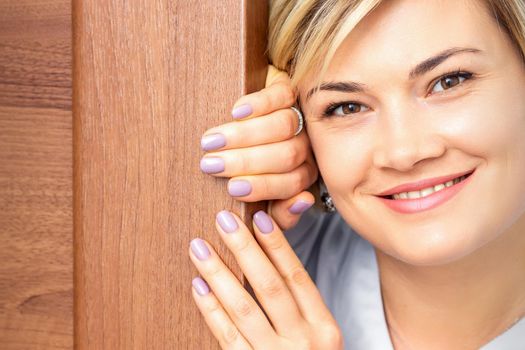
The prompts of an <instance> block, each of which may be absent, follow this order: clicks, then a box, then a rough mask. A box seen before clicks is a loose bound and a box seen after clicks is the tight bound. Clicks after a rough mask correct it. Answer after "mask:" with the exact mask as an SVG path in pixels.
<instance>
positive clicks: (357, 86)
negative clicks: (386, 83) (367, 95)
mask: <svg viewBox="0 0 525 350" xmlns="http://www.w3.org/2000/svg"><path fill="white" fill-rule="evenodd" d="M464 52H471V53H480V52H482V50H480V49H476V48H470V47H453V48H450V49H447V50H444V51H441V52H440V53H438V54H437V55H435V56H432V57H430V58H427V59H426V60H424V61H422V62H421V63H419V64H417V65H416V66H415V67H414V68H412V69H411V70H410V73H409V74H408V79H409V80H412V79H414V78H417V77H419V76H421V75H423V74H425V73H427V72H429V71H431V70H433V69H434V68H436V67H437V66H439V65H440V64H441V63H443V62H444V61H446V60H447V59H448V58H449V57H451V56H454V55H457V54H460V53H464ZM319 90H325V91H340V92H347V93H352V92H364V91H365V90H366V85H365V84H361V83H356V82H353V81H339V82H326V83H322V84H321V85H320V86H319V89H316V88H313V89H311V90H310V91H308V93H307V94H306V100H308V99H309V98H310V97H311V96H312V95H313V94H314V93H316V92H317V91H319Z"/></svg>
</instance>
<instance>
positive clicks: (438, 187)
mask: <svg viewBox="0 0 525 350" xmlns="http://www.w3.org/2000/svg"><path fill="white" fill-rule="evenodd" d="M466 177H467V176H466V175H463V176H461V177H459V178H456V179H454V180H450V181H447V182H445V183H442V184H439V185H435V186H432V187H428V188H424V189H422V190H420V191H412V192H401V193H396V194H394V195H393V197H394V199H407V198H408V199H413V198H422V197H426V196H429V195H431V194H432V193H434V192H438V191H441V190H442V189H444V188H445V187H450V186H452V185H455V184H457V183H458V182H461V181H463V180H465V179H466Z"/></svg>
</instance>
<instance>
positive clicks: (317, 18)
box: [268, 0, 525, 86]
mask: <svg viewBox="0 0 525 350" xmlns="http://www.w3.org/2000/svg"><path fill="white" fill-rule="evenodd" d="M381 2H382V0H271V2H270V20H269V33H268V55H269V59H270V62H271V63H272V64H273V65H274V66H275V67H277V68H279V69H281V70H284V71H286V72H288V74H289V75H290V77H291V79H292V85H293V86H296V85H297V83H298V82H299V81H300V80H301V79H303V78H304V77H305V76H306V75H307V74H308V73H310V72H312V71H315V72H318V74H316V77H317V84H316V85H317V86H319V84H320V82H321V78H322V76H323V74H324V73H325V71H326V69H327V68H328V65H329V63H330V61H331V59H332V57H333V56H334V54H335V52H336V50H337V48H338V47H339V46H340V45H341V43H342V42H343V40H344V39H345V37H346V36H347V35H348V33H350V32H351V31H352V30H353V29H354V28H355V26H356V25H357V24H358V23H359V22H360V21H361V20H362V19H363V18H364V17H365V16H366V15H367V14H369V13H370V12H371V11H372V10H373V9H374V8H376V7H377V6H378V5H379V4H380V3H381ZM483 2H484V3H485V4H486V5H488V8H489V9H490V10H491V11H490V12H491V13H492V15H493V17H494V18H495V19H496V21H497V22H498V23H499V25H500V26H501V27H502V28H504V29H505V30H506V31H507V33H508V34H509V36H510V38H511V39H512V41H513V43H514V44H515V45H516V46H517V48H519V50H520V52H521V55H522V58H524V61H525V1H524V0H484V1H483Z"/></svg>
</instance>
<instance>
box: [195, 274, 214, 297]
mask: <svg viewBox="0 0 525 350" xmlns="http://www.w3.org/2000/svg"><path fill="white" fill-rule="evenodd" d="M191 285H192V286H193V288H195V290H196V291H197V293H198V294H199V295H206V294H208V293H209V292H210V287H208V283H206V282H205V281H204V280H203V279H202V278H200V277H195V278H194V279H193V280H192V281H191Z"/></svg>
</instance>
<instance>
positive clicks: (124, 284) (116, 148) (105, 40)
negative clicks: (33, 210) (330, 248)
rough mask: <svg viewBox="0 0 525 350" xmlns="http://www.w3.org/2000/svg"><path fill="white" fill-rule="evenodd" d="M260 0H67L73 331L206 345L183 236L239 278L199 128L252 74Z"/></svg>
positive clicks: (255, 74)
mask: <svg viewBox="0 0 525 350" xmlns="http://www.w3.org/2000/svg"><path fill="white" fill-rule="evenodd" d="M267 6H268V4H267V1H262V0H261V1H260V0H257V1H254V0H224V1H214V0H203V1H183V0H151V1H138V0H137V1H127V2H122V1H116V0H107V1H98V2H93V1H76V2H74V8H73V12H74V23H75V25H74V46H75V47H74V74H73V75H74V81H75V84H74V99H73V100H74V106H73V109H74V116H75V124H74V157H75V159H74V164H75V166H74V191H75V192H74V194H75V196H74V197H75V202H74V225H75V242H74V245H75V295H76V299H75V342H76V346H77V347H78V348H79V349H87V348H90V349H174V348H175V349H215V348H218V343H217V341H216V340H215V339H214V338H213V336H212V334H211V332H210V331H209V330H208V327H207V326H206V324H205V323H204V321H203V319H202V317H201V315H200V313H199V311H198V309H197V308H196V306H195V305H194V303H193V300H192V297H191V279H192V278H193V277H195V276H196V275H197V270H196V269H195V268H194V267H193V265H192V263H191V261H190V259H189V256H188V248H189V242H190V240H191V239H193V238H194V237H198V236H199V237H202V238H205V239H207V240H208V241H209V242H210V243H211V244H212V245H213V246H214V247H215V248H216V249H217V251H218V253H219V254H220V255H221V256H222V257H223V259H224V260H225V262H226V263H227V264H228V265H230V266H232V268H233V270H234V273H235V274H236V275H237V276H238V277H239V278H242V275H241V273H240V269H239V268H238V267H237V266H236V264H235V262H234V259H233V257H232V256H231V254H229V252H228V251H227V249H226V247H225V246H224V245H223V244H222V243H221V241H220V239H219V237H218V235H217V232H216V229H215V225H214V221H215V215H216V213H217V212H218V211H220V210H221V209H230V210H233V211H235V212H237V213H239V214H242V216H243V218H245V220H246V221H248V220H249V218H250V215H249V214H250V213H251V212H253V211H254V209H255V208H260V207H261V206H264V203H258V204H254V205H247V206H241V205H240V203H239V202H236V201H234V200H232V199H231V198H230V197H229V196H228V195H227V192H226V184H227V180H226V179H216V178H213V177H210V176H209V175H204V174H202V173H201V172H200V169H199V161H200V158H201V157H202V155H203V154H204V152H202V151H201V150H200V138H201V136H202V134H203V132H204V131H205V130H206V129H208V128H210V127H212V126H214V125H217V124H219V123H223V122H225V121H228V120H231V116H230V110H231V107H232V105H233V103H234V102H235V100H236V99H237V98H238V97H240V96H241V95H242V94H244V93H246V92H248V91H250V90H253V89H259V88H261V87H262V86H263V85H264V77H265V73H266V72H265V69H266V60H265V58H264V55H263V52H264V49H265V28H266V23H267V17H266V16H267Z"/></svg>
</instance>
